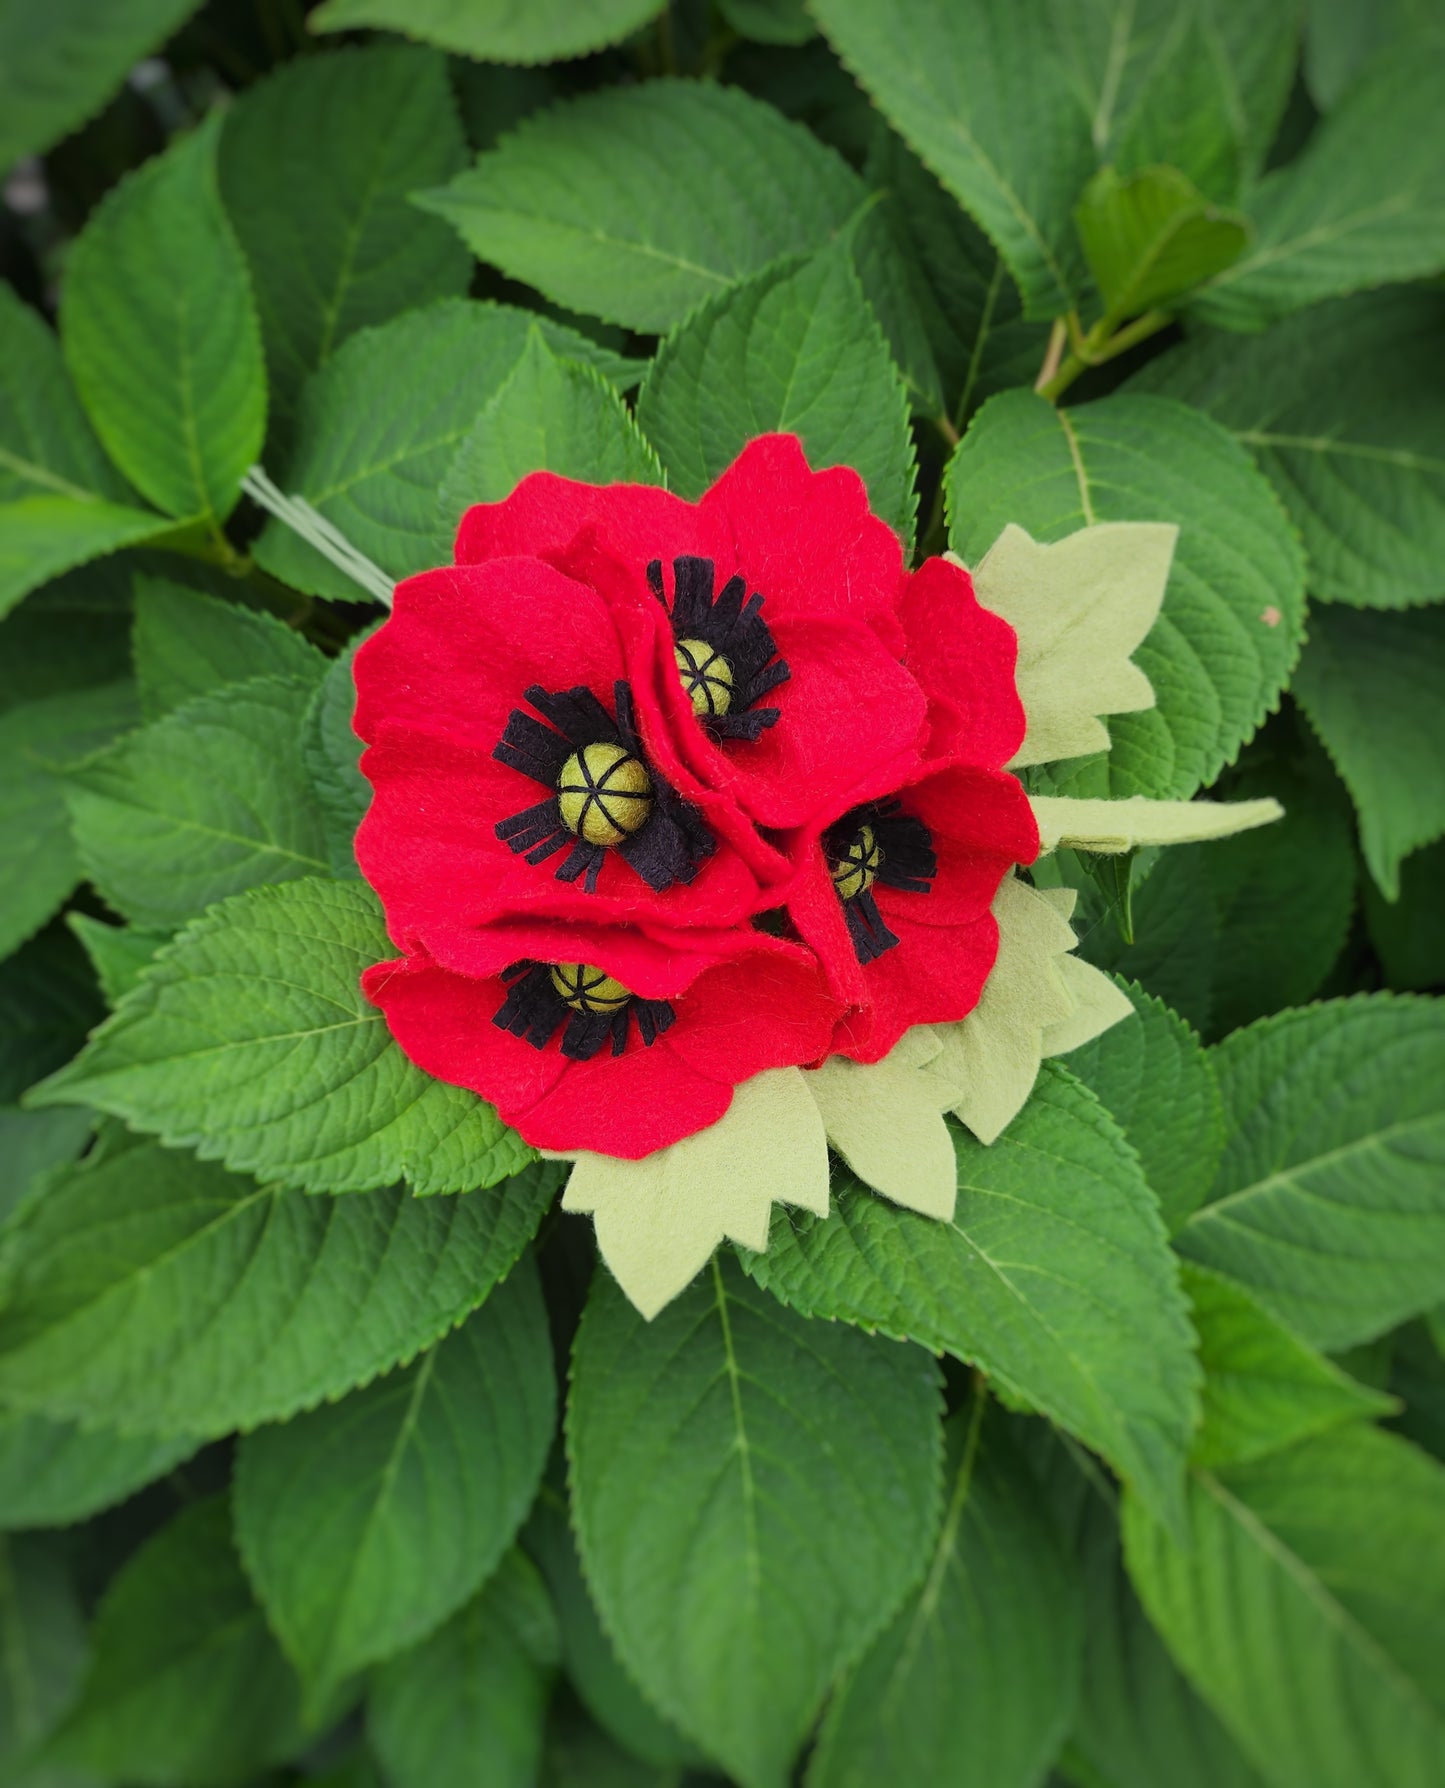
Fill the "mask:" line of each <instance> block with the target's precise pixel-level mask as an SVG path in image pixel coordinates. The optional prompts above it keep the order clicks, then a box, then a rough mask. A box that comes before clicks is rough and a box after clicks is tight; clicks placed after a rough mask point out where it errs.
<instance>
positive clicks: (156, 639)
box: [134, 575, 326, 720]
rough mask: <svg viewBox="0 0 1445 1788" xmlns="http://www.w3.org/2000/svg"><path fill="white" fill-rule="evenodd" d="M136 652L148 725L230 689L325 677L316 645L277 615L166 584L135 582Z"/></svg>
mask: <svg viewBox="0 0 1445 1788" xmlns="http://www.w3.org/2000/svg"><path fill="white" fill-rule="evenodd" d="M134 649H135V677H136V686H137V688H138V689H139V691H140V701H141V710H142V712H143V713H144V714H145V717H146V719H147V720H156V719H159V718H160V716H161V715H162V714H168V713H170V712H171V710H172V709H173V708H179V707H180V706H181V704H182V703H183V702H187V701H189V700H190V699H191V698H192V697H193V696H197V695H208V694H209V693H210V692H211V691H212V690H213V689H220V688H221V687H222V686H223V685H225V684H227V683H244V682H245V681H246V680H247V679H248V678H250V677H286V678H291V679H300V680H302V681H308V680H309V681H311V682H313V683H314V682H316V681H317V680H319V679H320V678H321V677H322V676H323V675H324V674H325V672H326V659H325V658H324V657H323V656H322V654H321V653H320V652H318V651H317V650H316V648H315V646H313V645H311V644H310V643H309V642H308V641H307V640H305V639H303V638H302V637H301V635H300V634H299V633H297V632H296V631H295V629H294V628H291V627H288V626H287V625H286V624H285V622H284V621H279V620H278V619H277V618H276V616H275V615H270V614H267V613H266V611H265V610H264V609H256V608H243V607H242V606H241V605H240V604H239V603H236V602H219V601H217V599H216V598H215V597H214V596H203V595H202V594H201V592H200V591H199V590H188V589H187V588H186V587H185V586H184V585H183V584H177V583H172V582H171V580H170V579H169V578H164V577H148V576H144V575H143V576H139V577H137V578H136V584H135V636H134Z"/></svg>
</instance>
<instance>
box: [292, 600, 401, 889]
mask: <svg viewBox="0 0 1445 1788" xmlns="http://www.w3.org/2000/svg"><path fill="white" fill-rule="evenodd" d="M380 625H381V623H380V622H378V623H377V626H380ZM375 630H376V629H375V628H371V629H369V630H368V632H367V633H364V634H358V635H357V636H356V638H355V639H353V640H352V641H351V643H350V644H349V645H348V646H347V648H346V650H345V651H344V652H343V653H342V654H341V656H340V657H339V658H336V659H333V660H332V662H331V665H330V666H329V668H328V669H327V672H326V675H325V676H324V677H323V678H322V680H321V685H320V687H319V688H318V689H317V691H316V693H315V695H313V696H312V698H311V706H310V708H309V709H308V710H307V712H306V719H305V722H304V724H303V726H302V729H301V761H302V762H303V763H304V764H305V766H306V774H307V775H308V776H309V777H310V778H311V789H312V793H313V794H314V795H315V797H316V804H317V806H318V807H319V808H320V809H321V827H322V831H323V832H324V833H325V835H326V852H327V856H328V857H329V858H330V860H331V873H332V874H333V875H334V876H336V877H337V879H338V880H355V879H357V878H359V876H360V875H361V871H360V870H359V869H358V868H357V866H356V850H355V839H356V828H357V827H358V826H359V825H360V824H361V821H362V818H363V816H364V815H365V813H366V809H367V807H368V805H369V804H370V801H371V784H370V783H369V782H368V781H367V780H366V778H365V777H364V776H363V775H362V773H361V740H360V739H359V738H357V736H356V733H355V732H354V731H353V729H352V725H351V717H352V715H353V714H354V713H355V711H356V679H355V677H354V676H353V674H352V664H353V662H354V660H355V658H356V649H357V647H358V646H359V645H360V644H361V642H362V640H363V639H366V638H368V637H369V636H370V634H371V633H373V632H375Z"/></svg>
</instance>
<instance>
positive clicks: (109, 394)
mask: <svg viewBox="0 0 1445 1788" xmlns="http://www.w3.org/2000/svg"><path fill="white" fill-rule="evenodd" d="M217 122H218V121H217V120H214V119H213V120H211V121H209V122H208V123H206V124H205V125H203V126H202V127H201V128H200V129H199V130H197V131H196V132H195V133H194V135H192V136H190V137H188V138H186V139H185V140H183V141H181V142H179V143H177V144H175V145H174V146H173V147H172V148H170V149H169V150H167V151H166V153H165V154H164V155H160V156H157V157H156V158H155V159H154V160H152V161H149V162H147V163H146V164H145V165H144V166H143V167H142V168H140V169H139V170H137V172H135V173H133V174H131V175H129V176H127V178H126V179H124V180H122V181H121V183H120V185H119V186H117V187H115V188H114V189H113V190H112V191H111V192H110V193H108V194H107V195H106V197H105V198H104V199H103V200H102V201H101V203H100V204H99V205H98V206H97V207H96V209H95V210H94V211H93V212H92V213H91V216H90V218H89V220H88V222H87V223H86V226H85V229H84V230H83V231H82V232H81V234H80V236H79V237H78V238H77V239H76V242H75V244H74V246H73V248H72V249H71V252H70V259H69V262H68V264H67V267H66V278H65V289H64V292H63V294H62V298H61V339H62V341H63V343H64V347H65V358H66V363H67V364H68V366H69V367H70V372H71V376H72V378H73V379H74V380H75V385H76V389H77V390H78V391H79V393H80V399H81V402H82V403H83V404H84V405H85V408H86V410H87V412H88V414H89V416H90V420H91V422H92V423H93V424H94V425H95V430H96V433H97V434H98V435H99V436H100V438H101V440H102V441H103V442H104V443H105V449H106V451H107V453H109V454H110V456H111V458H112V459H113V460H114V461H115V463H116V464H117V465H118V466H119V467H120V468H121V470H122V471H123V472H124V473H125V475H126V476H127V478H129V479H130V481H131V483H132V484H134V485H135V487H136V489H137V490H139V491H141V492H142V493H143V494H144V495H145V496H146V497H147V498H149V500H150V501H151V502H152V503H154V504H155V505H156V507H157V508H158V509H162V510H164V511H165V512H166V513H167V514H168V515H174V516H180V517H184V518H196V517H202V518H206V517H209V518H212V519H214V520H216V521H222V520H224V519H225V517H226V516H227V515H229V514H230V512H231V509H232V507H233V506H234V504H235V501H236V497H237V494H238V493H239V491H240V488H241V479H242V477H243V476H244V475H245V472H246V469H247V467H248V466H250V465H251V464H252V463H253V461H254V460H255V459H256V457H257V456H258V454H259V453H260V451H261V441H262V438H263V436H264V434H265V431H266V372H265V364H264V362H263V360H262V356H261V336H260V330H259V328H258V327H257V323H256V310H255V305H254V303H253V301H252V298H251V288H250V284H249V281H248V279H247V275H246V263H245V261H244V259H243V258H242V255H241V251H240V248H239V247H238V246H237V243H236V239H235V237H234V235H233V234H232V232H231V226H230V224H229V223H228V222H227V219H226V214H225V212H224V210H223V209H222V207H221V198H220V193H219V191H218V189H217V184H216V130H217Z"/></svg>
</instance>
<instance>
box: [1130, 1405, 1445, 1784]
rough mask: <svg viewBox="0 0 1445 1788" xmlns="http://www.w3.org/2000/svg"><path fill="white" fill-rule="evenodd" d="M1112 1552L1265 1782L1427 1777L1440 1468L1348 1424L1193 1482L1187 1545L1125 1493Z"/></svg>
mask: <svg viewBox="0 0 1445 1788" xmlns="http://www.w3.org/2000/svg"><path fill="white" fill-rule="evenodd" d="M1124 1544H1125V1552H1126V1556H1127V1559H1128V1564H1129V1572H1130V1575H1131V1577H1132V1578H1133V1580H1134V1585H1135V1587H1136V1589H1137V1590H1138V1592H1139V1595H1140V1598H1141V1600H1142V1601H1143V1603H1144V1606H1145V1608H1146V1609H1147V1610H1148V1613H1149V1617H1150V1619H1151V1620H1152V1621H1153V1622H1154V1624H1155V1626H1156V1627H1157V1628H1158V1629H1159V1630H1160V1632H1162V1633H1163V1634H1164V1636H1165V1638H1166V1639H1167V1641H1168V1643H1169V1646H1170V1649H1171V1650H1172V1651H1173V1652H1174V1655H1175V1656H1176V1658H1177V1659H1178V1660H1179V1662H1180V1664H1181V1666H1182V1667H1183V1669H1184V1671H1185V1673H1186V1674H1187V1675H1188V1676H1189V1677H1190V1678H1191V1679H1192V1680H1193V1681H1194V1683H1195V1684H1196V1686H1197V1687H1198V1688H1199V1690H1200V1692H1201V1693H1202V1694H1203V1695H1204V1697H1205V1699H1206V1700H1207V1701H1209V1702H1210V1704H1211V1705H1212V1706H1213V1707H1214V1709H1215V1711H1216V1712H1217V1713H1218V1714H1219V1716H1220V1718H1221V1719H1222V1720H1224V1721H1225V1723H1226V1724H1227V1725H1228V1726H1229V1727H1230V1729H1231V1730H1232V1731H1233V1733H1234V1735H1235V1737H1236V1738H1237V1739H1238V1740H1239V1742H1240V1744H1241V1745H1242V1746H1243V1748H1244V1749H1245V1750H1246V1751H1247V1752H1248V1753H1249V1754H1250V1756H1251V1757H1252V1758H1253V1759H1254V1761H1255V1762H1256V1764H1257V1765H1258V1766H1259V1768H1260V1770H1261V1772H1262V1773H1263V1774H1264V1775H1265V1776H1266V1778H1267V1779H1268V1780H1269V1781H1271V1782H1277V1781H1284V1780H1289V1781H1292V1782H1296V1781H1297V1782H1299V1783H1301V1784H1303V1783H1305V1782H1308V1783H1309V1784H1310V1788H1359V1784H1360V1783H1362V1782H1369V1781H1376V1782H1380V1783H1382V1784H1383V1783H1386V1782H1388V1783H1389V1784H1390V1788H1431V1784H1433V1783H1434V1782H1435V1781H1436V1780H1437V1779H1438V1777H1439V1764H1440V1756H1441V1752H1442V1746H1445V1712H1442V1709H1445V1680H1442V1666H1441V1660H1442V1659H1445V1624H1442V1611H1445V1472H1442V1470H1441V1468H1440V1467H1439V1466H1438V1465H1436V1464H1435V1463H1434V1462H1433V1461H1432V1460H1430V1459H1427V1458H1426V1456H1425V1455H1424V1454H1423V1453H1419V1452H1417V1451H1416V1450H1415V1449H1414V1448H1413V1447H1410V1446H1408V1445H1406V1444H1405V1442H1403V1441H1400V1440H1397V1439H1395V1438H1394V1437H1393V1436H1390V1435H1387V1434H1379V1433H1375V1432H1372V1431H1371V1430H1369V1429H1368V1428H1363V1427H1350V1428H1343V1429H1337V1430H1336V1431H1334V1432H1332V1433H1328V1434H1324V1435H1320V1436H1318V1437H1317V1438H1314V1439H1311V1440H1306V1441H1303V1442H1301V1443H1299V1444H1298V1445H1296V1446H1293V1447H1290V1448H1288V1449H1287V1450H1285V1451H1283V1452H1277V1453H1271V1454H1270V1455H1269V1456H1268V1457H1267V1458H1264V1459H1257V1460H1253V1461H1251V1462H1250V1463H1248V1464H1239V1465H1231V1466H1227V1467H1223V1468H1221V1469H1219V1470H1218V1471H1214V1472H1207V1471H1203V1470H1201V1471H1198V1472H1196V1473H1195V1474H1194V1475H1193V1477H1192V1478H1191V1482H1190V1492H1189V1530H1188V1534H1187V1536H1186V1538H1185V1539H1183V1540H1179V1539H1175V1538H1173V1537H1172V1536H1171V1535H1169V1534H1168V1533H1166V1531H1165V1530H1164V1529H1163V1528H1162V1527H1161V1526H1160V1525H1159V1524H1158V1523H1157V1522H1156V1521H1155V1520H1154V1518H1153V1517H1152V1516H1151V1515H1150V1514H1149V1513H1148V1512H1147V1511H1146V1510H1145V1509H1144V1508H1143V1507H1142V1505H1141V1504H1140V1503H1139V1502H1138V1501H1137V1500H1136V1499H1134V1498H1132V1497H1131V1498H1127V1499H1126V1500H1125V1504H1124ZM1286 1761H1287V1765H1288V1768H1287V1773H1286V1774H1281V1773H1280V1772H1281V1764H1282V1763H1283V1762H1286Z"/></svg>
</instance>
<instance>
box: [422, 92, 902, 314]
mask: <svg viewBox="0 0 1445 1788" xmlns="http://www.w3.org/2000/svg"><path fill="white" fill-rule="evenodd" d="M704 193H705V194H706V195H707V197H706V201H705V202H702V203H700V202H699V197H700V195H701V194H704ZM865 196H866V192H865V188H864V187H863V184H862V182H861V181H860V180H859V179H858V177H857V175H856V174H854V173H853V172H852V171H851V170H850V169H849V167H848V166H847V164H846V163H845V162H844V161H843V160H842V158H841V157H840V156H838V155H837V154H835V152H834V151H833V150H831V149H829V148H828V147H827V146H826V145H825V144H823V143H820V142H819V141H818V139H817V138H816V137H815V136H813V135H812V133H811V132H809V131H807V130H804V129H803V128H802V126H800V125H798V124H794V123H793V122H791V120H789V119H786V118H784V117H783V116H782V115H781V113H779V112H776V111H774V109H773V108H772V107H771V106H770V105H766V104H764V103H763V101H761V100H759V99H754V98H753V97H752V96H751V95H750V94H747V93H744V92H743V91H742V89H741V88H738V87H719V86H702V85H699V84H698V83H697V82H694V81H649V82H648V83H647V84H646V85H645V86H643V87H640V88H639V87H631V88H629V87H604V88H602V89H600V90H599V91H598V92H596V93H589V94H586V95H584V96H583V97H582V98H581V99H576V100H573V101H571V102H570V103H569V104H567V105H565V106H559V107H555V108H553V109H552V110H550V111H547V112H543V113H540V114H538V115H537V116H535V117H533V118H530V119H528V120H527V121H526V122H525V123H523V124H522V125H521V127H520V128H519V129H518V130H516V131H515V132H513V133H512V135H510V136H508V137H506V138H504V139H503V141H502V142H501V144H500V145H499V146H498V147H497V148H495V149H493V150H490V151H489V152H488V153H487V154H485V155H483V156H482V157H481V158H480V159H479V161H478V162H477V165H476V167H475V168H473V169H469V170H468V171H467V172H466V173H464V174H461V175H459V176H458V177H457V178H456V179H455V180H454V181H453V182H452V183H451V185H450V186H448V187H446V188H444V189H442V190H441V191H439V192H433V193H429V194H427V195H426V200H425V203H426V204H427V206H428V207H429V209H431V210H434V211H436V212H438V213H439V214H440V215H441V216H443V217H445V218H448V219H450V221H451V222H452V223H453V224H455V225H456V227H457V229H458V230H459V231H460V232H461V234H462V236H463V238H464V239H465V241H466V243H467V245H468V247H470V248H471V249H472V250H473V251H474V252H475V253H476V254H477V255H478V256H479V257H480V258H481V259H482V260H484V261H491V262H493V263H495V265H497V266H499V267H500V268H501V269H502V271H503V272H504V273H508V274H510V275H511V276H512V278H514V279H521V280H525V281H526V282H527V283H528V284H529V285H533V286H536V287H537V288H538V289H539V290H540V291H542V292H545V293H546V295H547V296H548V297H549V298H551V299H552V300H553V301H554V302H556V303H558V304H562V305H566V306H567V307H568V308H569V309H571V310H575V311H581V312H584V313H586V314H588V315H592V316H599V317H605V318H607V319H608V320H609V321H610V322H614V323H622V324H625V325H626V326H627V327H628V328H631V329H639V330H644V331H647V332H650V333H656V334H661V333H662V332H663V331H665V330H668V329H671V328H672V327H673V326H674V325H675V324H677V323H680V322H681V321H682V319H683V318H684V317H685V316H686V315H687V314H688V312H689V311H691V310H692V309H693V308H694V307H695V306H696V305H698V304H700V303H702V302H703V300H704V299H709V298H716V297H718V296H719V295H720V294H722V293H723V292H725V291H726V290H727V289H728V288H729V287H731V286H734V285H737V284H738V283H740V282H741V281H742V280H745V279H748V278H749V277H751V276H752V275H753V274H756V273H759V272H761V271H762V269H763V268H764V267H767V266H768V265H769V264H770V263H771V262H773V261H776V260H777V259H778V258H779V257H780V256H783V255H793V254H800V253H804V252H806V251H808V250H810V249H814V248H821V247H822V246H823V245H824V244H825V243H826V242H827V241H828V240H829V238H830V237H831V236H832V235H833V234H834V233H835V232H836V231H837V230H839V229H841V228H842V226H843V225H844V224H845V223H846V222H847V221H848V219H849V218H850V217H851V216H852V215H853V213H854V212H855V211H856V210H857V209H858V206H859V205H860V203H861V202H862V201H863V199H864V198H865Z"/></svg>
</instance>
